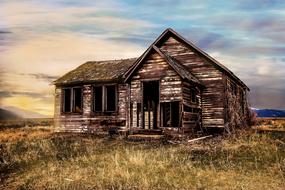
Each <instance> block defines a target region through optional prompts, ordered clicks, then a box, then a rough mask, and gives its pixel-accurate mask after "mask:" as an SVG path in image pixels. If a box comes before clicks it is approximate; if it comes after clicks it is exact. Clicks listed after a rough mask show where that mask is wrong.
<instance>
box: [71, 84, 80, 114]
mask: <svg viewBox="0 0 285 190" xmlns="http://www.w3.org/2000/svg"><path fill="white" fill-rule="evenodd" d="M73 105H74V106H73V109H72V112H75V113H81V112H82V93H81V88H73Z"/></svg>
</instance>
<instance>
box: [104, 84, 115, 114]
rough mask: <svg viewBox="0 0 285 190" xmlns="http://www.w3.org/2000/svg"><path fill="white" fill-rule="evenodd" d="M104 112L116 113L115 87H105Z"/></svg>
mask: <svg viewBox="0 0 285 190" xmlns="http://www.w3.org/2000/svg"><path fill="white" fill-rule="evenodd" d="M106 94H107V95H106V97H107V98H106V99H107V100H106V111H113V112H114V111H116V86H114V85H112V86H106Z"/></svg>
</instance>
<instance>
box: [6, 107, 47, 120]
mask: <svg viewBox="0 0 285 190" xmlns="http://www.w3.org/2000/svg"><path fill="white" fill-rule="evenodd" d="M2 109H4V110H6V111H9V112H11V113H13V114H15V115H17V116H19V117H20V118H49V116H46V115H43V114H39V113H37V112H33V111H29V110H25V109H21V108H18V107H14V106H8V107H3V108H2Z"/></svg>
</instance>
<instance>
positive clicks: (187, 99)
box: [182, 81, 201, 133]
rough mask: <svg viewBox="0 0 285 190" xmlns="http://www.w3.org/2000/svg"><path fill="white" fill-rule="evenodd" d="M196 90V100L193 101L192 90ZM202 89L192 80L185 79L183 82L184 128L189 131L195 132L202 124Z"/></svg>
mask: <svg viewBox="0 0 285 190" xmlns="http://www.w3.org/2000/svg"><path fill="white" fill-rule="evenodd" d="M192 90H194V91H195V95H196V96H195V99H196V101H194V102H193V101H192V94H191V91H192ZM200 93H201V92H200V89H199V88H198V87H197V86H196V85H194V84H191V83H190V82H188V81H187V82H186V81H183V83H182V97H183V109H182V116H183V117H182V130H183V131H184V133H185V132H188V133H194V131H195V130H199V127H200V125H201V95H200Z"/></svg>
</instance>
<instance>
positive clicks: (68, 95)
mask: <svg viewBox="0 0 285 190" xmlns="http://www.w3.org/2000/svg"><path fill="white" fill-rule="evenodd" d="M62 94H63V99H62V103H63V104H62V112H65V113H70V112H73V113H81V112H82V88H80V87H76V88H64V89H63V93H62Z"/></svg>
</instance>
